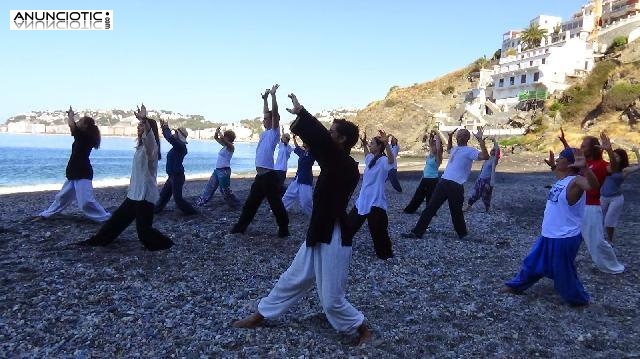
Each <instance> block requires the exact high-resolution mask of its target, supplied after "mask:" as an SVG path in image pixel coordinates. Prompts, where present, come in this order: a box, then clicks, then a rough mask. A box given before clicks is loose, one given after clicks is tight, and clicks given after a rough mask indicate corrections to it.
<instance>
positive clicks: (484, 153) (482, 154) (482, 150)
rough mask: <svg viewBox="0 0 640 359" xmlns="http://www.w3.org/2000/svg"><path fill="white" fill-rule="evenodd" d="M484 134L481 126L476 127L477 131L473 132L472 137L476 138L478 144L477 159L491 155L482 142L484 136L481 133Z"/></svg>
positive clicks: (482, 159)
mask: <svg viewBox="0 0 640 359" xmlns="http://www.w3.org/2000/svg"><path fill="white" fill-rule="evenodd" d="M483 134H484V129H483V128H482V127H478V132H476V133H474V134H473V137H475V138H476V140H478V143H479V144H480V153H479V154H478V161H484V160H488V159H489V158H490V157H491V156H489V152H488V151H487V146H486V145H485V143H484V138H483V137H482V135H483Z"/></svg>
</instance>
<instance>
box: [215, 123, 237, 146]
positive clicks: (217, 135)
mask: <svg viewBox="0 0 640 359" xmlns="http://www.w3.org/2000/svg"><path fill="white" fill-rule="evenodd" d="M220 133H221V131H220V127H218V128H216V133H215V134H214V135H213V138H214V139H215V140H216V141H217V142H218V143H219V144H220V145H222V146H224V147H226V148H227V149H228V150H229V151H231V152H233V151H234V150H235V146H234V145H233V143H231V142H229V141H228V140H227V139H226V138H225V137H224V136H220Z"/></svg>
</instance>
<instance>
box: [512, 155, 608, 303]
mask: <svg viewBox="0 0 640 359" xmlns="http://www.w3.org/2000/svg"><path fill="white" fill-rule="evenodd" d="M552 158H553V152H550V159H552ZM555 164H556V167H555V169H554V173H555V175H556V177H557V178H558V181H557V182H556V183H555V184H554V185H553V187H552V188H551V190H550V191H549V195H548V196H547V205H546V207H545V209H544V217H543V219H542V234H541V236H540V237H539V238H538V240H537V241H536V243H535V244H534V245H533V248H532V249H531V252H529V255H527V257H526V258H525V259H524V262H523V263H522V268H521V269H520V272H519V273H518V274H517V275H516V276H515V277H514V278H513V279H511V280H510V281H509V282H507V283H506V287H504V288H503V289H502V290H501V291H502V292H505V293H513V294H521V293H522V292H524V291H525V290H526V289H528V288H529V287H531V286H532V285H533V284H535V283H536V282H537V281H538V280H540V279H541V278H543V277H547V278H550V279H552V280H553V284H554V287H555V289H556V290H557V291H558V293H559V294H560V296H561V297H562V299H563V300H564V301H565V302H567V303H568V304H569V305H572V306H582V305H587V304H589V294H587V291H586V290H585V289H584V287H583V286H582V283H581V282H580V280H579V279H578V273H577V271H576V266H575V264H574V261H575V259H576V255H577V254H578V250H579V249H580V244H581V243H582V235H581V234H580V231H581V226H582V221H583V212H584V207H585V197H586V196H585V191H588V190H590V189H592V188H597V187H598V186H599V184H598V179H597V178H596V176H595V175H594V173H593V172H592V171H591V170H590V169H589V167H588V166H587V164H586V160H585V158H584V155H583V154H582V152H580V151H579V150H576V149H571V148H565V149H564V150H562V152H560V155H559V156H558V158H557V159H556V160H555ZM580 170H581V171H582V173H583V176H580V175H578V173H579V171H580Z"/></svg>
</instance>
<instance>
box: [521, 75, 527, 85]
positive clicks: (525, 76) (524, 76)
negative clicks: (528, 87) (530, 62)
mask: <svg viewBox="0 0 640 359" xmlns="http://www.w3.org/2000/svg"><path fill="white" fill-rule="evenodd" d="M526 82H527V75H522V76H520V83H521V84H523V83H526Z"/></svg>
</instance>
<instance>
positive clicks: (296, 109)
mask: <svg viewBox="0 0 640 359" xmlns="http://www.w3.org/2000/svg"><path fill="white" fill-rule="evenodd" d="M288 97H289V98H290V99H291V102H292V103H293V108H287V111H289V112H290V113H292V114H294V115H297V114H299V113H300V111H302V109H303V108H304V107H302V105H301V104H300V102H298V98H297V97H296V95H294V94H292V93H290V94H289V96H288Z"/></svg>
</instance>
